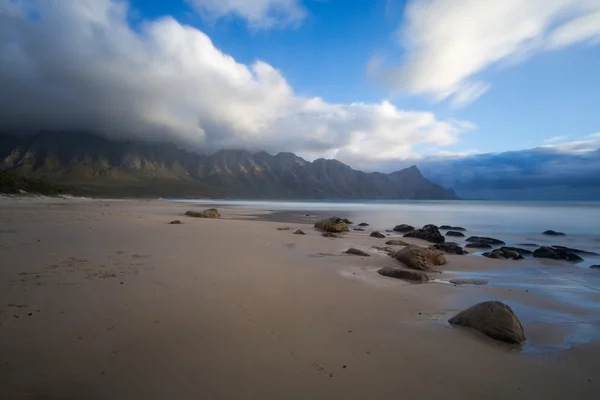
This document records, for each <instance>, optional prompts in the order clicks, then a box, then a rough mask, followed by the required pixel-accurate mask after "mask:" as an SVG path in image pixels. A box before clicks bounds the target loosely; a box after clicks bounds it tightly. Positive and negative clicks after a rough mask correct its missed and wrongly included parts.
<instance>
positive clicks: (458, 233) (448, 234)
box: [446, 231, 465, 237]
mask: <svg viewBox="0 0 600 400" xmlns="http://www.w3.org/2000/svg"><path fill="white" fill-rule="evenodd" d="M446 236H456V237H465V234H464V233H462V232H458V231H448V232H446Z"/></svg>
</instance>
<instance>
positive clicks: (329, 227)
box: [315, 217, 349, 232]
mask: <svg viewBox="0 0 600 400" xmlns="http://www.w3.org/2000/svg"><path fill="white" fill-rule="evenodd" d="M315 228H318V229H321V230H323V231H325V232H348V230H349V229H348V224H346V222H344V220H343V219H341V218H338V217H331V218H326V219H323V220H321V221H318V222H316V223H315Z"/></svg>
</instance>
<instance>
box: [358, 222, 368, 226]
mask: <svg viewBox="0 0 600 400" xmlns="http://www.w3.org/2000/svg"><path fill="white" fill-rule="evenodd" d="M358 226H369V224H367V223H366V222H361V223H360V224H358Z"/></svg>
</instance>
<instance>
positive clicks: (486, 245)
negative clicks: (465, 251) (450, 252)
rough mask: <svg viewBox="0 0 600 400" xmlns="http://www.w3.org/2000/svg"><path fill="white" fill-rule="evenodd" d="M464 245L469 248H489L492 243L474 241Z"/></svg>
mask: <svg viewBox="0 0 600 400" xmlns="http://www.w3.org/2000/svg"><path fill="white" fill-rule="evenodd" d="M465 247H468V248H469V249H491V248H492V245H491V244H489V243H483V242H474V243H467V245H466V246H465Z"/></svg>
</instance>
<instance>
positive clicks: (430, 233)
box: [404, 224, 446, 243]
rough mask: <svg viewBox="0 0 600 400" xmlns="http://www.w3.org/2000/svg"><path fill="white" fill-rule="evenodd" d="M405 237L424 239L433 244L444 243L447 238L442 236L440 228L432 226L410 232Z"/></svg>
mask: <svg viewBox="0 0 600 400" xmlns="http://www.w3.org/2000/svg"><path fill="white" fill-rule="evenodd" d="M404 237H410V238H417V239H423V240H427V241H428V242H432V243H444V242H445V241H446V238H444V236H442V234H441V233H440V231H439V229H438V227H437V226H435V225H431V224H430V225H425V226H424V227H423V228H421V229H415V230H414V231H412V232H408V233H406V234H405V235H404Z"/></svg>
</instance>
